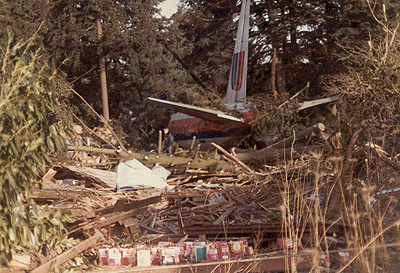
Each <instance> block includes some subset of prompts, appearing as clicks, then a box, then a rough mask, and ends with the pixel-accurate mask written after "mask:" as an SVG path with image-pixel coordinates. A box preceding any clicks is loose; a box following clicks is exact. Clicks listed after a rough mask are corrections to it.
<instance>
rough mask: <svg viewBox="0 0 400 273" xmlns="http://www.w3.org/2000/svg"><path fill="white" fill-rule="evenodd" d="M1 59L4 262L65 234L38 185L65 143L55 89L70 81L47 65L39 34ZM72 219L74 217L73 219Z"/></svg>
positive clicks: (0, 253) (0, 250)
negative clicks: (42, 204)
mask: <svg viewBox="0 0 400 273" xmlns="http://www.w3.org/2000/svg"><path fill="white" fill-rule="evenodd" d="M9 40H10V42H9V44H8V47H7V48H6V49H5V51H3V52H2V56H1V57H0V260H1V261H3V262H4V261H5V260H9V259H11V257H12V255H13V254H14V253H16V252H21V251H23V250H27V251H29V250H30V251H32V250H35V251H38V250H40V249H41V248H43V247H44V246H45V245H47V246H54V245H56V244H57V242H58V241H59V240H61V239H62V237H64V236H63V235H64V234H65V227H64V225H63V223H62V221H64V220H65V219H63V220H60V216H61V215H60V213H59V212H54V211H43V210H42V211H40V210H38V209H37V207H36V205H35V204H34V202H33V201H32V200H31V194H32V188H33V186H34V185H35V184H36V183H38V182H37V181H39V179H38V177H39V175H40V174H42V173H44V172H45V166H46V165H47V164H49V163H50V161H51V154H53V153H54V152H56V151H57V150H59V149H61V148H62V147H63V145H64V144H63V139H62V137H61V136H60V131H61V128H62V127H61V124H60V123H59V122H57V118H56V115H55V110H56V107H57V103H56V100H55V91H56V90H57V88H59V87H60V86H62V85H65V84H66V83H65V82H64V81H63V80H62V78H61V77H59V76H58V75H56V74H51V73H50V70H49V69H48V68H47V67H46V65H45V64H44V63H43V58H41V56H40V46H39V45H38V43H37V41H35V39H34V38H31V39H29V40H28V41H25V42H23V41H20V42H18V43H15V44H14V45H12V44H13V43H12V38H11V37H10V39H9ZM67 220H68V219H67Z"/></svg>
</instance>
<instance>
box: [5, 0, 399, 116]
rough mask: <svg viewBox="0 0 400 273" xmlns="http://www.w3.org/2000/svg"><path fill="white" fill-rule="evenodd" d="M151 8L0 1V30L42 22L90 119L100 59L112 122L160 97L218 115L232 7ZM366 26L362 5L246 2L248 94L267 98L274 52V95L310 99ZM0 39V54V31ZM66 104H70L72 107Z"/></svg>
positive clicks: (390, 5) (203, 2) (24, 31)
mask: <svg viewBox="0 0 400 273" xmlns="http://www.w3.org/2000/svg"><path fill="white" fill-rule="evenodd" d="M160 2H161V1H160V0H151V1H117V2H116V1H110V0H103V1H99V0H97V1H95V0H87V1H80V0H73V1H67V2H66V1H58V0H49V1H46V2H43V1H42V2H37V1H4V2H3V3H4V4H3V5H2V6H1V7H0V10H1V14H2V16H1V17H0V24H1V25H2V26H4V27H3V28H2V29H4V30H6V29H8V30H10V31H12V32H13V33H14V35H16V37H17V38H26V37H28V36H29V35H30V33H33V32H34V31H35V30H36V29H37V28H38V27H39V25H40V24H41V23H42V22H44V27H43V29H42V31H41V32H40V35H41V37H42V43H43V50H44V52H45V55H46V56H47V58H48V62H49V64H50V65H51V66H52V68H53V69H55V68H60V67H61V68H62V69H63V70H64V71H65V72H66V75H67V79H68V80H69V81H70V82H72V84H73V87H74V88H75V90H76V91H78V92H79V93H80V94H81V95H82V96H83V97H84V98H85V99H86V100H87V101H88V102H89V103H91V104H92V105H93V106H94V107H95V109H96V110H98V111H99V113H101V95H100V84H99V73H98V70H99V68H98V62H99V57H101V56H105V57H106V72H107V84H108V88H109V100H110V109H111V111H110V112H111V117H112V118H113V119H118V118H120V116H121V114H124V113H126V111H127V110H128V109H130V108H135V107H136V109H134V110H135V111H136V112H137V113H139V112H141V111H143V110H144V109H145V107H146V106H145V103H144V100H145V98H146V97H147V96H149V95H151V96H159V95H160V94H161V93H162V92H169V93H171V94H173V95H175V96H176V99H177V100H180V101H184V102H189V103H193V102H195V101H196V100H198V98H200V97H201V98H204V97H205V98H209V100H205V101H203V102H204V103H205V104H209V105H213V104H214V106H217V105H218V103H219V101H218V100H217V98H218V97H221V96H222V95H223V93H224V92H225V88H226V82H227V78H228V73H229V68H230V61H231V54H232V49H233V44H234V37H235V34H236V31H235V28H236V27H237V26H236V23H237V19H238V12H239V10H240V1H236V0H220V1H211V0H183V1H182V3H181V4H180V8H179V11H178V12H177V13H176V14H175V15H174V16H173V17H172V20H170V21H168V20H166V19H165V18H162V17H160V16H157V13H158V12H159V11H158V10H157V5H158V4H159V3H160ZM385 3H386V7H387V10H388V11H389V12H388V15H389V16H391V17H395V16H396V14H395V13H396V12H395V10H396V9H395V8H396V6H395V5H398V4H396V3H395V1H375V2H373V3H371V4H372V5H373V8H376V9H378V8H380V7H381V5H382V4H385ZM99 23H100V26H101V28H102V36H101V37H99V29H98V28H99ZM375 25H376V24H375V22H374V18H373V17H372V16H371V13H370V10H369V8H368V5H367V1H366V0H365V1H364V0H317V1H307V0H301V1H300V0H299V1H296V0H285V1H276V0H271V1H257V0H255V1H252V6H251V26H252V27H251V33H250V36H251V42H250V64H249V75H248V78H249V79H248V82H249V86H248V93H249V94H250V95H253V94H260V93H267V94H268V93H271V92H272V90H271V63H272V59H273V57H274V53H273V52H274V49H275V53H276V54H275V56H276V57H277V59H276V60H277V66H276V79H275V80H276V89H277V91H278V93H281V94H286V93H294V92H296V91H297V90H299V89H300V88H302V87H303V86H305V84H306V83H307V82H310V83H311V86H312V92H311V93H310V94H308V95H310V96H318V95H319V94H320V93H321V92H322V91H323V89H322V88H321V78H323V77H324V76H326V75H332V74H335V73H339V72H340V71H342V70H343V69H344V68H343V66H342V65H343V62H341V61H339V58H337V57H335V56H337V54H340V53H341V51H342V50H343V46H346V47H347V46H360V45H363V44H365V43H367V41H368V40H369V39H370V36H371V35H372V36H373V35H374V33H375V32H374V27H375ZM375 28H376V27H375ZM0 35H1V36H0V43H1V44H2V45H3V46H4V45H5V44H6V43H7V35H6V31H3V32H2V33H1V34H0ZM160 41H164V42H166V43H167V44H168V45H169V47H170V48H171V49H172V50H174V51H175V52H176V54H177V55H178V56H180V58H181V59H182V60H183V62H184V63H185V67H183V66H182V64H180V63H179V62H178V61H177V60H176V59H175V58H174V57H173V56H172V55H171V54H170V52H169V51H168V50H166V48H165V45H163V43H161V42H160ZM100 55H101V56H100ZM65 60H69V62H65ZM190 73H193V74H195V75H196V76H197V77H198V78H199V79H200V80H201V82H203V83H204V86H206V87H207V88H204V86H200V85H199V84H198V83H196V82H195V81H193V79H192V77H190ZM72 104H73V105H79V102H78V101H77V100H75V99H73V100H72ZM76 111H80V110H79V109H77V110H76Z"/></svg>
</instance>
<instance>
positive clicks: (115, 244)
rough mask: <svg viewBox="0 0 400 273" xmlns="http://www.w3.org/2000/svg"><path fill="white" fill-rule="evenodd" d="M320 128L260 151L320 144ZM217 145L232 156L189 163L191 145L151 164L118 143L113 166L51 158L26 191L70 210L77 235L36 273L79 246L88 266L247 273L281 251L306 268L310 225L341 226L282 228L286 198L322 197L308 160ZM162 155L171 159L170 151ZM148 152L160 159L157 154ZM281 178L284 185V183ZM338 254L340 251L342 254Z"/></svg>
mask: <svg viewBox="0 0 400 273" xmlns="http://www.w3.org/2000/svg"><path fill="white" fill-rule="evenodd" d="M322 129H323V125H321V124H317V125H315V126H313V127H310V128H307V129H306V130H305V131H302V132H299V133H298V134H297V137H292V138H287V139H285V140H283V141H281V142H277V143H276V144H273V145H271V146H270V147H267V148H266V149H265V150H264V151H272V150H275V151H278V150H281V149H284V150H285V149H287V148H285V147H286V146H287V145H289V146H290V145H292V148H294V147H298V146H299V145H300V146H303V147H306V146H307V145H309V146H308V147H315V146H316V145H317V146H318V145H322V144H318V143H321V142H322V141H323V139H322V140H321V138H318V139H317V138H315V136H318V135H320V133H321V131H323V130H322ZM307 143H308V144H307ZM296 145H297V146H296ZM323 145H327V144H323ZM214 146H215V147H216V148H217V149H218V150H220V149H221V148H220V147H218V145H214ZM83 148H84V149H81V151H82V150H83V151H85V149H86V148H87V149H88V150H87V151H86V152H89V151H90V149H93V148H90V147H87V146H83ZM98 149H101V151H108V150H107V149H104V148H98ZM322 150H325V149H322ZM91 151H92V152H93V150H91ZM325 151H326V150H325ZM221 152H222V153H223V157H224V158H225V159H226V160H228V161H229V162H230V164H231V167H230V168H229V169H222V170H221V169H220V170H218V169H217V170H215V169H214V170H212V171H211V170H210V169H206V168H194V167H193V165H192V164H191V163H192V162H193V161H192V160H194V159H193V154H191V153H190V152H188V153H187V156H188V157H189V163H190V164H188V163H184V164H181V165H179V164H171V163H169V164H163V165H164V166H165V167H162V166H161V165H159V164H154V163H152V162H153V161H151V160H149V159H150V157H149V156H147V155H145V156H142V157H140V158H141V159H143V162H142V161H141V160H137V159H131V158H129V157H127V156H126V154H128V153H126V154H123V152H122V151H114V154H113V153H110V154H109V155H111V156H112V158H114V156H118V155H121V154H123V158H124V159H123V160H121V161H120V163H119V165H118V166H117V167H116V168H114V169H115V170H116V171H112V170H104V169H100V168H98V167H97V168H91V167H84V166H81V165H82V164H81V163H82V162H81V161H79V163H80V164H75V165H72V164H69V165H68V164H58V165H53V166H50V167H49V168H48V169H47V172H46V173H45V174H44V175H43V177H42V188H40V189H39V188H37V189H35V190H34V193H33V197H34V200H35V202H36V203H37V204H38V205H41V206H42V207H43V209H49V208H51V209H56V210H62V211H67V212H69V213H70V214H71V216H72V217H73V219H74V222H73V223H70V224H68V236H69V237H70V238H73V239H74V240H76V242H79V243H78V244H77V245H76V246H74V247H73V248H71V249H70V250H69V251H66V252H64V253H62V254H61V255H55V254H54V253H53V254H52V252H51V251H50V255H49V256H48V257H46V259H45V261H47V262H44V263H42V265H40V266H39V267H37V268H36V269H35V270H36V271H35V272H43V268H47V267H48V268H50V267H53V266H55V265H61V264H65V262H66V261H70V260H71V259H72V258H74V257H75V256H77V255H78V253H80V252H84V254H83V255H84V256H85V257H90V259H89V258H88V261H89V260H90V262H89V263H88V264H89V266H100V267H102V266H106V267H108V266H112V267H113V268H114V269H115V267H123V266H128V267H130V269H129V270H130V271H129V272H135V271H132V270H134V268H135V267H136V266H139V267H146V270H149V272H150V271H152V270H153V271H152V272H154V270H157V268H159V267H162V268H163V267H165V266H167V265H168V268H169V269H170V270H171V271H170V272H186V271H185V270H186V269H187V268H186V266H190V267H193V266H195V267H196V268H198V269H199V270H200V268H201V270H205V271H204V272H206V271H207V270H209V269H210V270H211V271H212V268H214V267H215V266H220V267H221V268H224V269H226V268H227V267H232V266H233V267H235V268H237V269H238V270H243V269H244V268H248V267H250V268H252V269H253V270H252V271H254V272H262V271H265V270H271V268H275V269H276V270H278V271H279V270H282V271H284V270H285V268H286V267H285V266H287V261H288V259H289V258H293V259H295V260H294V262H293V264H292V265H291V266H296V267H297V269H298V270H300V269H309V268H311V267H312V261H313V259H314V260H315V257H313V253H312V252H310V251H306V249H307V247H306V244H307V240H308V238H311V237H312V236H313V234H312V228H315V226H320V227H322V228H323V230H324V232H325V235H326V236H328V237H329V238H332V242H335V244H338V243H337V242H339V241H340V240H338V239H337V237H338V236H340V235H341V234H342V225H341V223H340V222H337V221H336V222H328V221H324V222H321V223H319V222H318V221H317V222H315V221H316V220H314V219H311V218H310V219H305V220H304V222H302V223H300V222H299V223H292V226H291V227H287V223H288V221H291V218H290V217H293V216H288V213H287V211H285V210H288V209H291V208H290V206H287V207H285V204H288V203H291V204H295V203H296V202H298V200H299V199H298V198H299V195H301V196H302V197H301V198H304V199H305V200H307V201H306V202H308V205H315V204H316V202H324V198H323V196H319V197H318V198H317V197H316V196H314V195H315V194H314V195H313V186H314V184H313V183H314V181H315V178H313V174H312V173H311V172H310V171H309V166H307V164H308V163H307V161H299V162H297V163H296V162H295V163H294V165H293V166H288V165H283V166H281V167H273V168H270V169H269V170H268V171H265V172H262V173H257V172H255V171H253V170H252V169H251V168H250V167H249V166H247V165H246V164H245V163H243V161H242V160H241V159H246V156H247V157H248V156H249V152H246V153H244V154H245V155H246V154H247V155H246V156H243V155H241V154H239V153H236V154H229V153H227V152H226V151H224V150H221ZM268 153H269V152H268ZM292 153H293V150H292ZM264 155H265V152H264ZM298 155H300V153H299V154H298ZM292 156H293V154H292ZM168 158H169V159H171V161H178V158H177V157H174V156H168ZM257 158H258V159H259V157H257ZM153 159H154V160H155V159H159V160H161V159H163V158H162V155H160V154H158V155H153ZM175 159H176V160H175ZM264 159H265V158H264ZM212 160H214V159H212ZM276 160H279V157H277V158H276ZM219 161H220V159H217V162H219ZM244 161H246V160H244ZM221 162H222V161H221ZM246 162H247V161H246ZM232 163H233V164H232ZM296 164H297V165H296ZM301 164H303V165H301ZM232 166H234V167H233V168H232ZM150 167H151V168H150ZM267 167H270V166H267ZM324 168H326V170H324V175H323V177H321V178H319V179H320V180H321V181H322V180H323V181H322V182H321V183H322V184H323V185H325V186H326V185H328V184H329V183H330V182H331V179H332V175H331V174H330V173H329V169H332V167H331V166H330V167H329V166H325V167H324ZM299 169H301V170H304V172H303V173H301V172H300V171H299ZM285 179H286V180H287V181H291V183H292V184H291V185H292V186H289V187H288V188H286V189H282V183H281V182H282V180H285ZM306 180H309V182H310V184H304V185H303V186H302V187H303V188H302V189H301V192H295V190H294V188H293V187H295V186H293V185H296V184H301V183H304V181H306ZM279 181H280V182H279ZM289 184H290V183H289ZM327 190H328V188H327ZM291 191H293V192H291ZM283 192H284V194H283ZM296 198H297V199H296ZM317 199H318V201H317ZM292 206H293V205H292ZM296 225H300V226H296ZM291 228H293V229H298V230H301V238H302V241H300V240H299V241H297V239H296V236H297V235H293V234H292V235H291V234H290V233H288V229H289V230H290V229H291ZM335 238H336V239H335ZM302 244H305V245H302ZM226 249H227V250H228V251H226ZM223 250H224V251H223ZM88 253H90V255H89V254H88ZM288 255H289V256H288ZM342 256H343V255H342ZM344 256H345V258H346V257H347V258H348V253H345V255H344ZM330 259H333V258H332V257H325V258H323V257H322V258H321V263H320V264H321V265H324V264H325V265H327V266H328V264H329V263H330ZM341 259H342V258H341ZM343 259H344V258H343ZM337 260H338V261H339V260H340V259H339V258H337ZM79 266H82V264H80V265H79ZM132 266H135V267H132ZM154 266H156V269H154ZM174 266H176V268H175V267H174ZM185 268H186V269H185ZM102 270H107V269H102ZM110 270H111V271H112V270H113V269H110ZM141 270H144V269H143V268H141ZM164 270H165V269H164ZM174 270H175V271H174ZM221 270H222V269H221ZM141 272H146V271H141ZM160 272H161V271H160ZM221 272H224V271H221Z"/></svg>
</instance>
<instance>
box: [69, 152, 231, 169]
mask: <svg viewBox="0 0 400 273" xmlns="http://www.w3.org/2000/svg"><path fill="white" fill-rule="evenodd" d="M67 149H68V150H71V151H86V152H91V153H99V154H107V155H114V156H116V157H118V158H119V159H120V160H122V161H127V160H130V159H133V158H136V159H137V160H139V161H140V162H141V163H143V164H144V165H145V166H146V167H152V166H154V164H156V163H158V164H160V165H161V166H164V167H174V166H175V167H178V166H181V167H186V166H188V164H190V167H191V168H194V169H212V167H214V166H218V167H219V168H222V169H224V170H226V171H232V170H233V165H231V164H229V163H228V162H225V161H222V160H217V159H201V158H199V157H197V158H196V159H192V158H184V157H178V156H174V157H169V156H168V155H164V154H161V155H158V154H157V155H155V154H150V153H148V154H140V153H135V152H124V151H119V150H114V149H106V148H93V147H74V146H67Z"/></svg>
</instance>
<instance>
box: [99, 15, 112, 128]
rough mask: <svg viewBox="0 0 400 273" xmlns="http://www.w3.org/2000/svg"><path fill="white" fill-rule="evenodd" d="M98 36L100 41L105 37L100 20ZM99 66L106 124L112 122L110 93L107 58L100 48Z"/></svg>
mask: <svg viewBox="0 0 400 273" xmlns="http://www.w3.org/2000/svg"><path fill="white" fill-rule="evenodd" d="M97 35H98V38H99V40H101V38H102V36H103V29H102V27H101V22H100V19H97ZM99 58H100V59H99V66H100V84H101V102H102V105H103V117H104V119H105V122H107V123H108V121H109V120H110V114H109V108H108V91H107V77H106V58H105V56H103V49H102V48H101V47H100V46H99Z"/></svg>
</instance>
